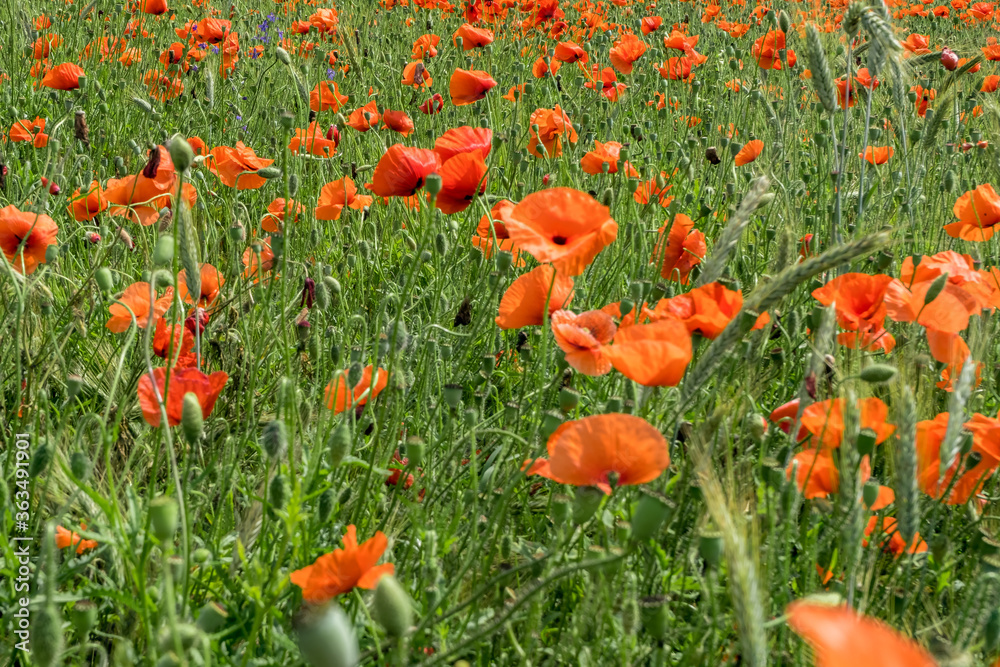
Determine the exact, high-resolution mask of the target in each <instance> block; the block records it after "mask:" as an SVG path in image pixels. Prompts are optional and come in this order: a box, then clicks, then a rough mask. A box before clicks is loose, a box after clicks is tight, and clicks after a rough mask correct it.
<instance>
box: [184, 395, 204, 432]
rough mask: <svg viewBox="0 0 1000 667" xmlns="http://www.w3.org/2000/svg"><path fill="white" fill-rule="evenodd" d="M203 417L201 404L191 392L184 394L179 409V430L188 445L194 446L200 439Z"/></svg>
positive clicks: (202, 429)
mask: <svg viewBox="0 0 1000 667" xmlns="http://www.w3.org/2000/svg"><path fill="white" fill-rule="evenodd" d="M204 423H205V420H204V416H203V415H202V411H201V403H199V402H198V397H197V396H196V395H195V394H193V393H192V392H190V391H189V392H188V393H186V394H184V400H183V405H182V408H181V429H182V430H183V431H184V437H185V439H187V441H188V442H189V443H190V444H194V443H196V442H198V440H200V439H201V436H202V433H203V431H204Z"/></svg>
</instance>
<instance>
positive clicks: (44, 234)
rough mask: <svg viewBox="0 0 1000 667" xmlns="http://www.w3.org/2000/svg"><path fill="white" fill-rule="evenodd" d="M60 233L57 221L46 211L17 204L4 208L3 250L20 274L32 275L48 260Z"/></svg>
mask: <svg viewBox="0 0 1000 667" xmlns="http://www.w3.org/2000/svg"><path fill="white" fill-rule="evenodd" d="M58 233H59V227H58V226H57V225H56V223H55V221H54V220H52V218H50V217H49V216H47V215H45V214H43V213H32V212H31V211H21V210H19V209H18V208H17V207H16V206H14V205H13V204H12V205H10V206H5V207H4V208H0V249H2V250H3V254H4V257H6V258H7V261H8V262H10V265H11V266H12V267H13V268H14V270H15V271H17V272H18V273H20V274H23V275H31V274H32V273H34V272H35V270H36V269H37V268H38V265H39V264H44V263H45V253H46V251H47V250H48V249H49V246H50V245H55V242H56V235H57V234H58Z"/></svg>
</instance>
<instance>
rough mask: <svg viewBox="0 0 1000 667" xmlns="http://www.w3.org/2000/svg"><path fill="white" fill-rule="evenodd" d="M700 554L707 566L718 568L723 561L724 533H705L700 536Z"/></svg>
mask: <svg viewBox="0 0 1000 667" xmlns="http://www.w3.org/2000/svg"><path fill="white" fill-rule="evenodd" d="M698 553H699V554H700V555H701V557H702V560H704V561H705V565H707V566H708V567H710V568H716V567H718V566H719V563H720V562H721V561H722V533H720V532H718V531H705V532H703V533H702V534H701V535H699V536H698Z"/></svg>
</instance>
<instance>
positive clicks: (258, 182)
mask: <svg viewBox="0 0 1000 667" xmlns="http://www.w3.org/2000/svg"><path fill="white" fill-rule="evenodd" d="M273 162H274V160H268V159H266V158H262V157H259V156H258V155H257V154H256V153H255V152H254V150H253V149H252V148H250V147H249V146H245V145H244V144H243V142H242V141H237V142H236V147H235V148H230V147H229V146H216V147H215V148H213V149H212V151H211V153H210V155H209V157H208V158H207V159H206V160H205V166H207V167H208V170H209V171H211V172H212V173H213V174H215V175H216V176H218V177H219V180H221V181H222V182H223V184H225V185H228V186H229V187H231V188H232V187H235V188H236V189H237V190H255V189H257V188H259V187H260V186H262V185H264V184H265V183H267V179H266V178H264V177H262V176H258V175H257V174H256V173H246V172H256V171H257V170H258V169H263V168H264V167H268V166H270V165H271V164H272V163H273Z"/></svg>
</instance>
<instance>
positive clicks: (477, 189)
mask: <svg viewBox="0 0 1000 667" xmlns="http://www.w3.org/2000/svg"><path fill="white" fill-rule="evenodd" d="M486 171H487V167H486V163H485V162H483V157H482V155H481V154H480V153H479V152H478V151H474V152H472V153H459V154H458V155H456V156H454V157H452V158H449V159H448V161H447V162H445V163H444V164H442V165H441V169H440V170H439V171H438V173H439V174H440V176H441V191H440V192H438V194H437V198H436V199H435V200H434V205H435V206H436V207H437V208H438V209H440V210H441V212H442V213H444V214H445V215H451V214H452V213H459V212H461V211H464V210H465V209H467V208H469V205H470V204H471V203H472V200H473V198H474V197H475V196H476V194H477V193H478V194H482V193H484V192H486Z"/></svg>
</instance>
